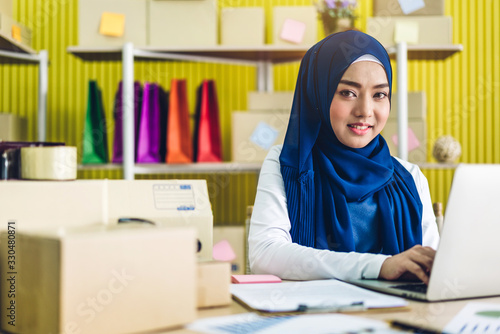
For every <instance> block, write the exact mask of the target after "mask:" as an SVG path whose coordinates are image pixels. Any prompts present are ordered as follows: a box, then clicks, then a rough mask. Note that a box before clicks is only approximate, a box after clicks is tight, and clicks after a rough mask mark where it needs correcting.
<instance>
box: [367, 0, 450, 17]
mask: <svg viewBox="0 0 500 334" xmlns="http://www.w3.org/2000/svg"><path fill="white" fill-rule="evenodd" d="M424 3H425V7H423V8H421V9H418V10H416V11H412V12H410V13H408V14H406V15H444V0H424ZM400 15H405V13H404V12H403V10H402V9H401V6H400V4H399V1H398V0H374V1H373V16H400Z"/></svg>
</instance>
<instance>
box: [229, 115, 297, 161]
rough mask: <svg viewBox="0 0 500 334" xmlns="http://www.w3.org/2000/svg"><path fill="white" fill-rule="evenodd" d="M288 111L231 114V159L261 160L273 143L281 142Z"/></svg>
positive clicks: (286, 124)
mask: <svg viewBox="0 0 500 334" xmlns="http://www.w3.org/2000/svg"><path fill="white" fill-rule="evenodd" d="M289 118H290V112H289V111H288V112H282V111H267V112H262V111H254V112H246V111H235V112H233V114H232V141H231V144H232V146H231V150H232V159H233V161H238V162H262V161H264V159H265V157H266V155H267V153H268V152H269V149H270V148H271V147H272V146H273V145H278V144H283V140H284V138H285V133H286V129H287V127H288V120H289Z"/></svg>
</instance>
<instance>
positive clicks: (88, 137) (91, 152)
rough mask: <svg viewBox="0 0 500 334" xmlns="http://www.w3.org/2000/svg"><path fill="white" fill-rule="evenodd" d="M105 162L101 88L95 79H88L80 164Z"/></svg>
mask: <svg viewBox="0 0 500 334" xmlns="http://www.w3.org/2000/svg"><path fill="white" fill-rule="evenodd" d="M107 162H108V138H107V131H106V117H105V115H104V107H103V104H102V96H101V90H100V89H99V87H98V86H97V82H96V81H94V80H90V81H89V94H88V99H87V113H86V116H85V128H84V130H83V154H82V164H100V163H107Z"/></svg>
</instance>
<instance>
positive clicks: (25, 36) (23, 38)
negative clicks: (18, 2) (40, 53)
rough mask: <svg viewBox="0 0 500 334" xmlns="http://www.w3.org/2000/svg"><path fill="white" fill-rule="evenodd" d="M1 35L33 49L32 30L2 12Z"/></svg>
mask: <svg viewBox="0 0 500 334" xmlns="http://www.w3.org/2000/svg"><path fill="white" fill-rule="evenodd" d="M0 33H1V34H2V35H4V36H6V37H8V38H11V39H14V40H16V41H17V42H19V43H21V44H23V45H26V46H28V47H30V48H31V40H32V32H31V29H30V28H28V27H26V26H25V25H23V24H21V23H19V22H17V21H16V20H14V19H13V18H12V17H11V16H10V15H8V14H5V13H2V12H0Z"/></svg>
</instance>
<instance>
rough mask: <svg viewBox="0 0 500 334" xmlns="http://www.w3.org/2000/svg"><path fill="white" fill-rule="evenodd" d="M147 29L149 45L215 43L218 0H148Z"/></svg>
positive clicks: (210, 44)
mask: <svg viewBox="0 0 500 334" xmlns="http://www.w3.org/2000/svg"><path fill="white" fill-rule="evenodd" d="M135 1H137V0H135ZM148 31H149V45H151V46H159V47H165V46H213V45H216V44H217V2H216V0H189V1H183V0H149V23H148Z"/></svg>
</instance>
